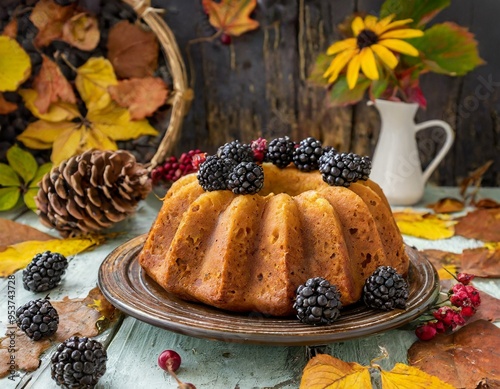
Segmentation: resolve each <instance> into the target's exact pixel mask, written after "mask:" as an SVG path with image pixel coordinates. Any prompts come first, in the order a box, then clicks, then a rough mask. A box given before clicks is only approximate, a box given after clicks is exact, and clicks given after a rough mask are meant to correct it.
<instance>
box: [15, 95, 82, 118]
mask: <svg viewBox="0 0 500 389" xmlns="http://www.w3.org/2000/svg"><path fill="white" fill-rule="evenodd" d="M19 94H20V95H21V96H22V97H23V100H24V105H26V108H28V109H29V110H30V111H31V113H32V114H33V115H34V116H35V117H37V118H38V119H42V120H47V121H49V122H62V121H64V120H72V119H74V118H77V117H79V116H80V112H79V111H78V107H77V106H76V105H75V104H70V103H59V102H58V103H54V104H51V105H50V107H49V109H48V111H47V112H46V113H42V112H40V111H39V110H38V108H37V107H36V105H35V101H36V100H37V98H38V93H37V91H35V90H34V89H21V90H20V91H19Z"/></svg>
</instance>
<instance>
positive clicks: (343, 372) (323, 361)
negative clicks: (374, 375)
mask: <svg viewBox="0 0 500 389" xmlns="http://www.w3.org/2000/svg"><path fill="white" fill-rule="evenodd" d="M300 388H301V389H306V388H307V389H324V388H329V389H336V388H338V389H340V388H371V380H370V371H369V370H368V369H367V368H366V367H364V366H361V365H360V364H358V363H355V362H344V361H342V360H340V359H338V358H334V357H332V356H330V355H327V354H319V355H316V356H315V357H314V358H312V359H311V360H309V362H308V363H307V365H306V367H305V368H304V371H303V373H302V379H301V381H300Z"/></svg>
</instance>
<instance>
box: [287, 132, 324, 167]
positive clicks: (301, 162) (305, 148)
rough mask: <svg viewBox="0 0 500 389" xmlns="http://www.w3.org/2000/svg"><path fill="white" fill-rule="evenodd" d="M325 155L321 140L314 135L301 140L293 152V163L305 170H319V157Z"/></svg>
mask: <svg viewBox="0 0 500 389" xmlns="http://www.w3.org/2000/svg"><path fill="white" fill-rule="evenodd" d="M322 155H323V147H322V146H321V142H320V141H319V140H317V139H315V138H313V137H311V136H310V137H308V138H306V139H303V140H301V141H300V143H299V146H298V147H297V148H296V149H295V150H294V152H293V163H294V164H295V166H297V169H299V170H302V171H304V172H310V171H312V170H317V169H318V167H319V158H320V157H321V156H322Z"/></svg>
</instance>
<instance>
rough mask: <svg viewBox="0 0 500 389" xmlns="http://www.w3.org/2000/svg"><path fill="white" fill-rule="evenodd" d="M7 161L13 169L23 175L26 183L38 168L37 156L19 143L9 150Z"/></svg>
mask: <svg viewBox="0 0 500 389" xmlns="http://www.w3.org/2000/svg"><path fill="white" fill-rule="evenodd" d="M7 161H8V162H9V164H10V166H11V167H12V169H14V171H15V172H16V173H17V174H19V175H20V176H21V178H22V179H23V181H24V183H25V184H28V183H29V182H30V181H31V180H32V179H33V177H34V176H35V173H36V171H37V169H38V164H37V163H36V160H35V157H33V155H31V153H29V152H27V151H25V150H23V149H21V148H20V147H19V146H17V145H14V146H12V147H11V148H9V149H8V150H7Z"/></svg>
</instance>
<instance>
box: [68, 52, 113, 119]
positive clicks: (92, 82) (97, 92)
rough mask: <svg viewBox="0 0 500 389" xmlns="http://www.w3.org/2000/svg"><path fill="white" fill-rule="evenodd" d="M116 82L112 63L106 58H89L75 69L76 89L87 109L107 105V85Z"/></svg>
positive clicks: (109, 99) (108, 100)
mask: <svg viewBox="0 0 500 389" xmlns="http://www.w3.org/2000/svg"><path fill="white" fill-rule="evenodd" d="M117 83H118V81H117V79H116V75H115V72H114V70H113V65H112V64H111V62H109V61H108V60H107V59H105V58H102V57H98V58H90V59H89V60H88V61H87V62H86V63H85V64H83V65H82V66H80V67H79V68H78V70H77V76H76V79H75V84H76V89H78V92H79V93H80V96H81V97H82V100H83V101H84V102H85V104H86V106H87V109H88V110H97V109H102V108H104V107H106V106H107V105H109V103H110V102H111V97H110V95H109V93H108V87H109V86H111V85H116V84H117Z"/></svg>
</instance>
